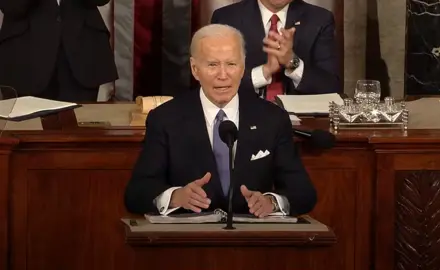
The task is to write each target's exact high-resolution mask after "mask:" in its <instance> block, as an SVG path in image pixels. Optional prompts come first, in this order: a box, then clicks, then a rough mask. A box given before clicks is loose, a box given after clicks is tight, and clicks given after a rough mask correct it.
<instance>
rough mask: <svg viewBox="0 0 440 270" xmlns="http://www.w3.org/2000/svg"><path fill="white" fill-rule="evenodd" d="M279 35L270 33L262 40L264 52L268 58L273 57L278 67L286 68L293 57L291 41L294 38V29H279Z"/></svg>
mask: <svg viewBox="0 0 440 270" xmlns="http://www.w3.org/2000/svg"><path fill="white" fill-rule="evenodd" d="M280 31H281V35H280V34H278V33H276V32H273V31H270V32H269V34H268V36H267V37H266V38H264V39H263V43H264V47H263V51H265V52H266V53H267V54H268V56H275V57H276V59H277V60H278V63H279V64H280V65H283V66H286V65H287V64H288V63H289V62H290V61H291V60H292V59H293V56H294V52H293V39H294V37H295V28H294V27H292V28H290V29H288V30H286V29H280Z"/></svg>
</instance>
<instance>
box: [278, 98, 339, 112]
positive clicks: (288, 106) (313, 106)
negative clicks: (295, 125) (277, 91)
mask: <svg viewBox="0 0 440 270" xmlns="http://www.w3.org/2000/svg"><path fill="white" fill-rule="evenodd" d="M332 101H333V102H335V103H336V104H338V105H343V104H344V101H343V100H342V98H341V96H340V95H339V94H336V93H334V94H321V95H279V96H277V103H278V104H279V105H280V106H281V107H283V108H284V109H285V110H286V111H287V112H289V113H294V114H296V115H300V114H328V113H329V103H330V102H332Z"/></svg>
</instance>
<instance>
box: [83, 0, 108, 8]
mask: <svg viewBox="0 0 440 270" xmlns="http://www.w3.org/2000/svg"><path fill="white" fill-rule="evenodd" d="M82 1H83V3H84V4H85V5H86V7H88V8H96V7H100V6H105V5H107V4H108V3H109V2H110V0H82Z"/></svg>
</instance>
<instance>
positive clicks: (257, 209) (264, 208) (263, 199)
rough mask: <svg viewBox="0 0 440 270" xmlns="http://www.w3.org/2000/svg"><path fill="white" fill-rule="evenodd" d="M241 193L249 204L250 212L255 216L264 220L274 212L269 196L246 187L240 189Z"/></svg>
mask: <svg viewBox="0 0 440 270" xmlns="http://www.w3.org/2000/svg"><path fill="white" fill-rule="evenodd" d="M240 191H241V194H242V195H243V196H244V198H245V199H246V202H247V203H248V206H249V212H250V213H251V214H253V215H254V216H257V217H260V218H262V217H266V216H268V215H269V214H271V213H272V212H273V211H272V210H273V205H272V202H271V200H270V199H269V197H268V196H265V195H263V194H261V192H259V191H251V190H249V189H248V188H247V187H246V186H245V185H242V186H241V187H240Z"/></svg>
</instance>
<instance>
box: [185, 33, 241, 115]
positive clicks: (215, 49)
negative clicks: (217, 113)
mask: <svg viewBox="0 0 440 270" xmlns="http://www.w3.org/2000/svg"><path fill="white" fill-rule="evenodd" d="M191 71H192V74H193V76H194V78H196V80H198V81H199V82H200V85H201V86H202V89H203V91H204V93H205V95H206V97H207V98H208V99H209V100H210V101H211V102H212V103H214V104H216V105H217V106H219V107H223V106H225V105H226V104H227V103H228V102H229V101H231V99H232V98H233V97H234V96H235V95H236V94H237V91H238V88H239V86H240V82H241V79H242V77H243V74H244V55H242V51H241V47H240V42H239V40H238V38H237V37H236V36H235V35H233V34H231V35H225V36H220V37H206V38H203V39H201V40H200V41H199V44H198V47H197V52H196V54H195V55H194V57H191Z"/></svg>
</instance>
